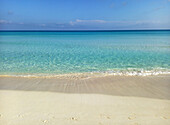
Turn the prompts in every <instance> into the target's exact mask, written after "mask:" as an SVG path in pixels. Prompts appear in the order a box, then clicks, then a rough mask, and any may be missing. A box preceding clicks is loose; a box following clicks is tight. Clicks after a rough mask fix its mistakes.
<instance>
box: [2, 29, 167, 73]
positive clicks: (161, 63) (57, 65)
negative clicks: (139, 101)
mask: <svg viewBox="0 0 170 125" xmlns="http://www.w3.org/2000/svg"><path fill="white" fill-rule="evenodd" d="M169 72H170V31H121V32H0V75H40V76H41V75H47V76H48V75H49V76H51V75H59V74H60V75H61V74H70V73H101V74H103V73H107V74H114V75H116V74H117V75H122V74H125V75H144V74H146V75H147V74H148V75H152V74H163V73H169Z"/></svg>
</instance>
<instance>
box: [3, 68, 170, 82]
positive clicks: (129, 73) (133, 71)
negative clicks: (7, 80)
mask: <svg viewBox="0 0 170 125" xmlns="http://www.w3.org/2000/svg"><path fill="white" fill-rule="evenodd" d="M163 74H165V75H166V74H170V70H169V69H161V68H160V69H154V70H143V69H141V70H139V69H126V70H108V71H96V72H85V73H68V74H1V75H0V77H24V78H58V79H88V78H93V77H105V76H155V75H163Z"/></svg>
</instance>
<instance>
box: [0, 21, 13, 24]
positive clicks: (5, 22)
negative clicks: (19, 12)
mask: <svg viewBox="0 0 170 125" xmlns="http://www.w3.org/2000/svg"><path fill="white" fill-rule="evenodd" d="M10 23H12V22H11V21H7V20H0V24H10Z"/></svg>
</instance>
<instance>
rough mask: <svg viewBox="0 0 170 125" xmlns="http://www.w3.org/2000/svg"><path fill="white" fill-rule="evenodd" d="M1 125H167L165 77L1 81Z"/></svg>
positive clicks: (169, 105) (168, 84)
mask: <svg viewBox="0 0 170 125" xmlns="http://www.w3.org/2000/svg"><path fill="white" fill-rule="evenodd" d="M0 124H2V125H30V124H34V125H42V124H47V125H56V124H59V125H87V124H88V125H113V124H114V125H169V124H170V76H169V75H159V76H145V77H141V76H107V77H101V78H90V79H75V80H74V79H71V80H69V79H56V78H50V79H47V78H19V77H18V78H15V77H0Z"/></svg>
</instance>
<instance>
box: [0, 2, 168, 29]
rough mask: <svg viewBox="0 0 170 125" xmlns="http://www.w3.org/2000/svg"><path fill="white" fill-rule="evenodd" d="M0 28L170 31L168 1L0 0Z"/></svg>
mask: <svg viewBox="0 0 170 125" xmlns="http://www.w3.org/2000/svg"><path fill="white" fill-rule="evenodd" d="M0 29H1V30H4V29H6V30H9V29H13V30H18V29H22V30H26V29H30V30H33V29H42V30H83V29H84V30H89V29H95V30H99V29H101V30H102V29H109V30H110V29H111V30H117V29H118V30H119V29H170V0H0Z"/></svg>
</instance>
